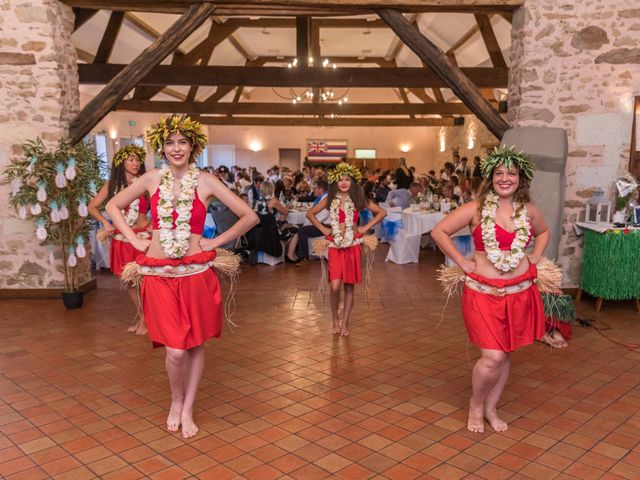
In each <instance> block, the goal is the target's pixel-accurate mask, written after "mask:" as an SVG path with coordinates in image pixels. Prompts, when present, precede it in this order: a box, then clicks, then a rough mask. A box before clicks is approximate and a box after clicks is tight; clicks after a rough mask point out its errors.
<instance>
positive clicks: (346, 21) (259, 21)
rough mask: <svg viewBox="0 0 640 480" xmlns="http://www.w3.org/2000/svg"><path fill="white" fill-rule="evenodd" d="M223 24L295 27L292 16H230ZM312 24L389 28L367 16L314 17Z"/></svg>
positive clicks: (254, 26)
mask: <svg viewBox="0 0 640 480" xmlns="http://www.w3.org/2000/svg"><path fill="white" fill-rule="evenodd" d="M224 23H225V25H236V26H237V27H238V28H292V29H293V28H296V21H295V19H294V18H249V17H231V18H227V20H226V21H225V22H224ZM313 24H314V25H315V26H317V27H318V28H354V29H367V28H371V29H373V28H384V29H387V28H389V27H388V26H387V25H386V24H385V23H384V22H383V21H382V20H380V19H375V20H369V19H367V18H314V19H313Z"/></svg>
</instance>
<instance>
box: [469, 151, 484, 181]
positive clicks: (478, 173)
mask: <svg viewBox="0 0 640 480" xmlns="http://www.w3.org/2000/svg"><path fill="white" fill-rule="evenodd" d="M471 176H472V177H473V178H480V179H482V170H480V157H478V156H477V155H476V156H475V157H473V172H472V173H471Z"/></svg>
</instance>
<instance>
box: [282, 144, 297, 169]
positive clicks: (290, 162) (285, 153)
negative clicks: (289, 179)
mask: <svg viewBox="0 0 640 480" xmlns="http://www.w3.org/2000/svg"><path fill="white" fill-rule="evenodd" d="M278 152H279V153H280V169H282V167H287V168H289V169H290V170H291V171H292V172H295V171H296V170H299V169H300V149H299V148H279V149H278Z"/></svg>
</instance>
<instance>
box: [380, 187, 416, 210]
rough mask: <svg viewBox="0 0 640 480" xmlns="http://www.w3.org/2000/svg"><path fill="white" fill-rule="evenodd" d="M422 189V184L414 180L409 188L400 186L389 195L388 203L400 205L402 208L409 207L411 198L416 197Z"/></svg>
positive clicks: (391, 205) (395, 205)
mask: <svg viewBox="0 0 640 480" xmlns="http://www.w3.org/2000/svg"><path fill="white" fill-rule="evenodd" d="M419 191H420V184H419V183H416V182H413V183H412V184H410V185H409V188H398V189H397V190H394V191H392V192H389V195H387V203H388V204H389V206H390V207H400V208H402V210H404V209H405V208H409V205H411V200H413V199H414V198H416V195H418V192H419Z"/></svg>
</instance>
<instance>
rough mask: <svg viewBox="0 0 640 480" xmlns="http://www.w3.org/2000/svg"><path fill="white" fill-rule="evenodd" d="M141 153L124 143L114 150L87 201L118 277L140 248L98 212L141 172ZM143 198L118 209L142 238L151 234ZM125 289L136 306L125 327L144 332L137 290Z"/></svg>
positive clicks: (133, 288)
mask: <svg viewBox="0 0 640 480" xmlns="http://www.w3.org/2000/svg"><path fill="white" fill-rule="evenodd" d="M145 157H146V153H145V151H144V148H142V147H139V146H138V145H127V146H126V147H122V148H121V149H120V150H118V151H117V152H116V154H115V156H114V157H113V162H112V163H111V173H110V175H109V181H108V182H107V183H105V184H104V185H103V186H102V188H101V189H100V191H99V192H98V194H97V195H96V196H95V197H93V198H92V199H91V201H90V202H89V207H88V208H89V213H90V214H91V216H92V217H93V218H95V219H96V220H97V221H98V222H100V223H101V224H102V228H103V231H104V233H105V235H106V236H107V237H111V244H110V246H109V260H110V268H111V272H112V273H113V274H114V275H116V276H118V277H119V276H120V275H121V274H122V269H123V268H124V266H125V265H126V264H127V263H129V262H133V261H134V260H135V259H136V258H138V256H140V255H142V252H140V251H138V250H136V249H135V248H134V247H133V245H131V243H129V241H128V240H127V238H126V237H125V236H124V235H123V234H122V233H121V231H119V230H116V229H115V227H114V226H113V225H111V222H109V220H107V219H106V218H105V217H104V215H102V214H101V213H100V207H101V206H102V204H104V203H105V202H107V201H109V200H111V198H113V196H114V195H115V194H116V193H118V192H119V191H120V190H124V189H125V188H126V187H127V186H129V185H131V183H133V181H134V180H136V179H137V178H138V177H139V176H140V175H143V174H144V173H145V168H144V160H145ZM147 199H148V196H147V195H146V194H144V193H143V194H142V195H140V196H139V197H137V198H135V199H134V200H133V201H132V202H131V203H130V204H129V205H128V206H127V207H126V208H124V209H123V211H122V213H123V215H124V218H125V221H126V222H127V225H128V226H129V227H131V228H132V229H133V231H134V232H135V233H136V234H137V235H138V236H140V237H142V238H149V237H150V236H151V235H150V233H149V231H148V227H149V218H148V217H147V210H148V205H149V202H148V200H147ZM127 291H128V293H129V297H130V298H131V301H132V302H133V304H134V305H135V307H136V323H135V324H134V325H132V326H131V327H129V328H128V330H129V331H130V332H136V333H137V334H138V335H144V334H146V333H147V327H146V326H145V323H144V315H143V314H142V311H141V309H140V302H139V300H138V292H137V290H136V288H135V287H131V286H129V287H128V288H127Z"/></svg>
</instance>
